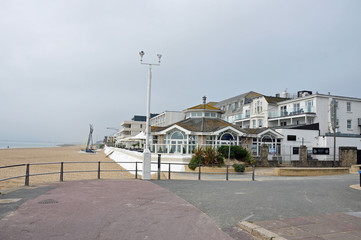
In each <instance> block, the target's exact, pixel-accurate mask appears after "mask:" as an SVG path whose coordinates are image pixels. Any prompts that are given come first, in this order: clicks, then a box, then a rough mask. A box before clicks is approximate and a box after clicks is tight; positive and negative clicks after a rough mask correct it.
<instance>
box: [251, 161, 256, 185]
mask: <svg viewBox="0 0 361 240" xmlns="http://www.w3.org/2000/svg"><path fill="white" fill-rule="evenodd" d="M255 169H256V164H255V163H253V165H252V181H254V170H255Z"/></svg>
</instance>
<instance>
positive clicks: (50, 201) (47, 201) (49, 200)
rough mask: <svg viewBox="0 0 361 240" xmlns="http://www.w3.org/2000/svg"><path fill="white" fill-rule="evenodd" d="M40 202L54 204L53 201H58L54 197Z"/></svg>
mask: <svg viewBox="0 0 361 240" xmlns="http://www.w3.org/2000/svg"><path fill="white" fill-rule="evenodd" d="M38 203H39V204H53V203H58V201H56V200H54V199H45V200H42V201H40V202H38Z"/></svg>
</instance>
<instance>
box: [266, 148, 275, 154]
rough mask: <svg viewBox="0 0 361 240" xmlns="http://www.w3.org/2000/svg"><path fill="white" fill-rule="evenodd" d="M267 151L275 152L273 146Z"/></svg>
mask: <svg viewBox="0 0 361 240" xmlns="http://www.w3.org/2000/svg"><path fill="white" fill-rule="evenodd" d="M268 152H269V153H276V149H275V148H270V149H269V150H268Z"/></svg>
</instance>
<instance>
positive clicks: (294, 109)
mask: <svg viewBox="0 0 361 240" xmlns="http://www.w3.org/2000/svg"><path fill="white" fill-rule="evenodd" d="M293 111H294V112H295V113H299V111H300V104H299V103H295V104H293Z"/></svg>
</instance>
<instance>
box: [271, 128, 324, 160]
mask: <svg viewBox="0 0 361 240" xmlns="http://www.w3.org/2000/svg"><path fill="white" fill-rule="evenodd" d="M275 130H276V131H277V132H279V133H280V134H282V135H283V140H282V144H281V155H282V156H283V160H282V161H285V162H289V161H290V160H292V161H294V160H299V155H294V154H293V147H300V146H301V145H302V138H303V145H305V146H307V148H308V149H312V147H317V146H318V144H319V143H318V131H317V130H302V129H275ZM287 135H296V141H287Z"/></svg>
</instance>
